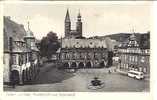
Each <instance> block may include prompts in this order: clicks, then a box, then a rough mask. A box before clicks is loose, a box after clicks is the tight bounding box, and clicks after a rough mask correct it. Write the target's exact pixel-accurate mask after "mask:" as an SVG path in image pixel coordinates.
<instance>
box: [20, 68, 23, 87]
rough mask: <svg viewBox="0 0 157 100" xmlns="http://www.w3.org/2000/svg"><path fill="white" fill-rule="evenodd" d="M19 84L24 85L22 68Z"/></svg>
mask: <svg viewBox="0 0 157 100" xmlns="http://www.w3.org/2000/svg"><path fill="white" fill-rule="evenodd" d="M19 79H20V80H19V84H20V85H23V79H22V70H21V71H20V72H19Z"/></svg>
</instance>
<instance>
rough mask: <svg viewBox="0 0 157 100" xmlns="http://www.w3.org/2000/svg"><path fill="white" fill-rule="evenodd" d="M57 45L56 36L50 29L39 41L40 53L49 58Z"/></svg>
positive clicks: (58, 45) (56, 48) (58, 44)
mask: <svg viewBox="0 0 157 100" xmlns="http://www.w3.org/2000/svg"><path fill="white" fill-rule="evenodd" d="M59 47H60V43H59V41H58V36H57V34H56V33H54V32H52V31H51V32H49V33H48V34H47V36H46V37H43V38H42V40H41V42H40V54H41V56H42V57H47V58H48V59H50V58H51V56H52V54H55V53H56V51H57V50H58V48H59Z"/></svg>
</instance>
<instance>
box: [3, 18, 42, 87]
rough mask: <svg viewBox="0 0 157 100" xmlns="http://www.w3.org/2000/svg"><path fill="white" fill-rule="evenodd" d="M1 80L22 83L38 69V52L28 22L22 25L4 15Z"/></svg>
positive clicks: (27, 80) (31, 77)
mask: <svg viewBox="0 0 157 100" xmlns="http://www.w3.org/2000/svg"><path fill="white" fill-rule="evenodd" d="M3 36H4V55H3V65H4V67H3V68H4V70H3V71H4V72H3V82H4V84H10V83H11V82H13V81H14V82H16V84H24V83H27V82H30V81H31V80H33V79H34V78H35V75H36V74H37V70H38V60H39V52H38V49H37V47H36V45H35V38H34V36H33V33H32V32H31V30H30V28H29V24H28V30H27V31H25V29H24V26H23V25H21V24H17V23H16V22H14V21H12V20H11V19H10V17H4V32H3Z"/></svg>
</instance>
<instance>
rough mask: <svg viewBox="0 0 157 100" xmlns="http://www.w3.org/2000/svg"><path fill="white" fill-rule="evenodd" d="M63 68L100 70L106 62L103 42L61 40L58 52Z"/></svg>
mask: <svg viewBox="0 0 157 100" xmlns="http://www.w3.org/2000/svg"><path fill="white" fill-rule="evenodd" d="M60 61H61V62H62V64H63V68H101V67H105V66H106V65H107V62H108V50H107V47H106V41H105V40H99V39H73V38H72V39H63V40H62V48H61V52H60Z"/></svg>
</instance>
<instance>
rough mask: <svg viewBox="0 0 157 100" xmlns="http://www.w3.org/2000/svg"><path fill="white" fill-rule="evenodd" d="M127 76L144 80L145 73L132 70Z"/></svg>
mask: <svg viewBox="0 0 157 100" xmlns="http://www.w3.org/2000/svg"><path fill="white" fill-rule="evenodd" d="M127 75H128V76H129V77H133V78H136V79H144V74H143V72H139V71H134V70H130V71H128V74H127Z"/></svg>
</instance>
